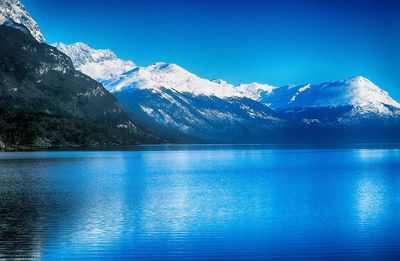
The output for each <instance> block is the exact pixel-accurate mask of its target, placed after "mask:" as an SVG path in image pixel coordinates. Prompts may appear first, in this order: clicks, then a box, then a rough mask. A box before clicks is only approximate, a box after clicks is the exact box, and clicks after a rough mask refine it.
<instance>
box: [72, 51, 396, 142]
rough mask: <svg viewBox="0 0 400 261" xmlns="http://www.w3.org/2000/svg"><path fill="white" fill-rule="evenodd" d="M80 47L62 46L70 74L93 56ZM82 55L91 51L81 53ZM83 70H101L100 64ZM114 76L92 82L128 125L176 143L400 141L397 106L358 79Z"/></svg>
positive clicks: (168, 68) (176, 73)
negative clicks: (296, 81)
mask: <svg viewBox="0 0 400 261" xmlns="http://www.w3.org/2000/svg"><path fill="white" fill-rule="evenodd" d="M80 48H82V46H81V45H80V44H73V45H69V46H68V50H72V49H73V50H74V52H69V55H71V56H72V60H73V61H75V65H76V67H77V68H80V67H81V66H82V65H81V64H80V62H79V61H80V59H79V56H80V53H82V52H83V53H85V52H86V53H96V50H93V49H91V48H90V47H88V46H85V48H83V50H82V51H81V50H79V49H80ZM87 48H89V50H91V51H90V52H87V51H85V49H87ZM89 60H93V59H92V58H91V59H89ZM125 62H127V61H125ZM85 64H87V65H88V66H89V67H92V68H97V67H98V66H99V67H101V64H100V63H95V64H93V63H91V62H89V63H85ZM132 64H133V63H132ZM120 71H121V72H123V73H121V74H120V75H117V76H115V77H107V78H102V79H101V78H100V79H98V80H99V81H100V82H102V83H103V84H104V85H105V87H106V88H107V89H108V90H109V91H111V92H112V93H113V95H114V96H116V97H117V98H118V100H119V101H120V102H121V103H122V104H123V105H124V108H125V110H126V111H127V113H128V114H129V115H131V117H132V118H134V119H135V120H138V122H139V123H140V124H141V125H143V126H145V127H147V128H149V129H152V130H154V131H155V132H156V133H157V134H158V135H160V136H164V137H168V138H170V139H173V140H176V141H185V142H299V143H314V142H336V141H337V142H339V141H343V142H370V141H376V142H379V141H392V140H400V128H399V105H398V103H397V102H395V101H394V100H393V99H391V98H390V96H389V95H388V94H387V93H385V92H384V91H382V90H381V89H380V88H379V87H377V86H376V85H374V84H373V83H371V82H370V81H369V80H367V79H365V78H362V77H355V78H351V79H348V80H344V81H337V82H332V83H323V84H320V85H302V86H292V87H280V88H275V87H272V86H269V85H266V84H259V83H251V84H241V85H238V86H234V85H232V84H229V83H227V82H225V81H223V80H207V79H203V78H201V77H198V76H197V75H195V74H193V73H190V72H189V71H187V70H185V69H183V68H181V67H179V66H178V65H176V64H167V63H156V64H152V65H149V66H146V67H138V66H137V67H135V68H133V69H131V70H125V69H123V70H120ZM89 75H90V74H89ZM92 77H94V78H95V75H94V74H92Z"/></svg>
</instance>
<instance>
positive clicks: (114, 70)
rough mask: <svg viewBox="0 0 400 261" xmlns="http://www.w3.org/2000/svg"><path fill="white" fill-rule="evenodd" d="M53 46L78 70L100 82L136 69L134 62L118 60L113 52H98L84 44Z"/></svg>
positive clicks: (57, 44) (59, 44)
mask: <svg viewBox="0 0 400 261" xmlns="http://www.w3.org/2000/svg"><path fill="white" fill-rule="evenodd" d="M52 45H53V46H54V47H56V48H57V49H58V50H60V51H61V52H63V53H65V54H66V55H68V56H69V57H70V58H71V60H72V62H73V64H74V66H75V68H76V69H78V70H80V71H81V72H83V73H84V74H87V75H89V76H90V77H92V78H93V79H95V80H98V81H104V80H109V79H113V78H115V77H118V76H120V75H121V74H123V73H125V72H127V71H130V70H132V69H134V68H135V67H136V65H135V64H134V63H133V62H132V61H124V60H121V59H119V58H117V56H116V55H115V54H114V53H113V52H112V51H111V50H96V49H93V48H91V47H90V46H88V45H87V44H84V43H73V44H63V43H54V44H52Z"/></svg>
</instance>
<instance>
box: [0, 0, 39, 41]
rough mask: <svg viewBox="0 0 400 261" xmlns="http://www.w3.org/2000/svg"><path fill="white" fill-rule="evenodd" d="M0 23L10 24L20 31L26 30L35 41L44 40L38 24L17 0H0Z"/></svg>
mask: <svg viewBox="0 0 400 261" xmlns="http://www.w3.org/2000/svg"><path fill="white" fill-rule="evenodd" d="M1 24H5V25H8V26H12V27H14V28H17V29H19V30H22V31H26V30H27V31H28V32H29V33H30V34H31V35H32V36H33V37H34V38H35V39H36V41H38V42H40V43H44V42H46V40H45V39H44V37H43V35H42V33H41V32H40V28H39V25H38V24H37V23H36V22H35V20H33V18H32V17H31V15H30V14H29V13H28V11H27V10H26V9H25V7H24V6H23V5H22V3H21V1H19V0H1V1H0V25H1ZM21 25H23V26H21Z"/></svg>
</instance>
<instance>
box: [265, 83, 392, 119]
mask: <svg viewBox="0 0 400 261" xmlns="http://www.w3.org/2000/svg"><path fill="white" fill-rule="evenodd" d="M259 101H260V102H262V103H265V104H269V105H270V106H271V108H273V109H275V110H304V109H316V108H340V107H351V108H352V112H353V113H354V114H357V115H368V114H376V115H381V116H387V115H393V114H394V113H396V112H398V111H399V110H400V104H399V103H397V102H396V101H395V100H393V99H392V98H391V97H390V96H389V94H388V93H387V92H385V91H383V90H382V89H380V88H379V87H378V86H376V85H375V84H374V83H372V82H371V81H370V80H368V79H366V78H364V77H362V76H357V77H353V78H350V79H347V80H342V81H335V82H328V83H322V84H319V85H311V84H306V85H300V86H289V87H281V88H277V89H274V90H273V92H271V94H270V95H266V96H264V97H263V98H261V99H259Z"/></svg>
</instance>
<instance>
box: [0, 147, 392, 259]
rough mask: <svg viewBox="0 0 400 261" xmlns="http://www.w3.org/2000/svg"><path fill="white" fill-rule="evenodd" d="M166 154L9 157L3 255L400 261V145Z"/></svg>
mask: <svg viewBox="0 0 400 261" xmlns="http://www.w3.org/2000/svg"><path fill="white" fill-rule="evenodd" d="M160 148H161V149H160ZM160 148H159V149H155V148H153V147H140V149H137V150H135V151H120V152H112V151H110V152H89V151H88V152H25V153H0V259H4V258H5V259H18V258H21V259H35V260H57V259H79V260H87V259H95V260H100V259H101V260H115V259H134V260H215V259H226V260H234V259H239V260H256V259H259V260H266V259H303V260H310V259H329V260H335V259H339V258H340V259H355V260H396V259H397V260H400V259H399V258H400V150H397V149H382V148H381V149H351V148H345V149H340V148H335V149H326V148H325V149H318V148H314V149H304V148H301V149H290V148H287V149H285V148H268V147H267V146H249V147H246V146H232V147H230V146H223V147H219V146H212V147H207V146H193V147H185V146H182V147H179V146H178V147H172V148H169V147H160Z"/></svg>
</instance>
